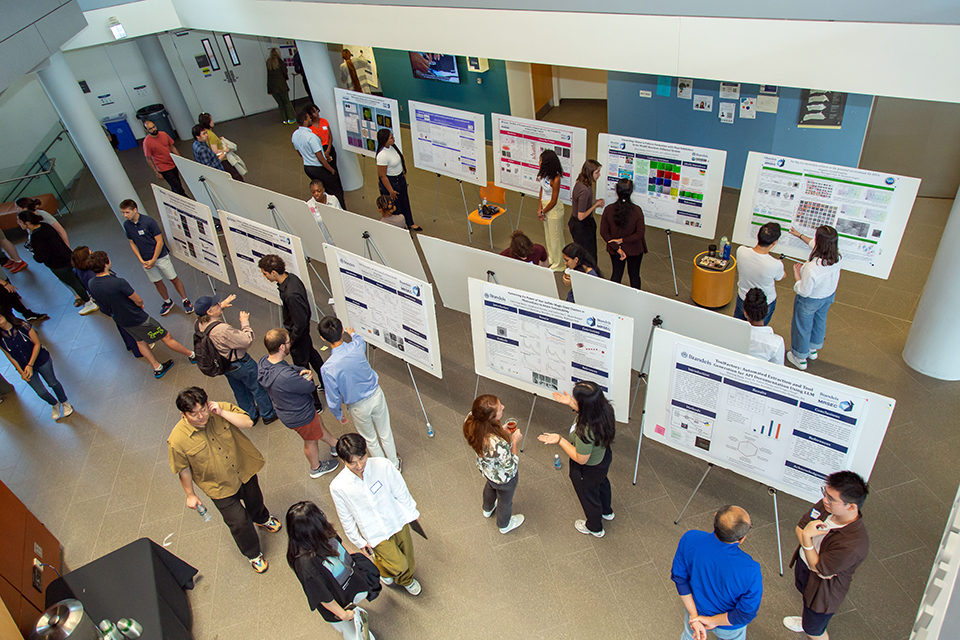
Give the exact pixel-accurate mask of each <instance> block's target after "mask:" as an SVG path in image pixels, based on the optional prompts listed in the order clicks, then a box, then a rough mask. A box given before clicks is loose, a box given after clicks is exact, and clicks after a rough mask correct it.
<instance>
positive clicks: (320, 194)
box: [307, 180, 343, 223]
mask: <svg viewBox="0 0 960 640" xmlns="http://www.w3.org/2000/svg"><path fill="white" fill-rule="evenodd" d="M318 204H325V205H327V206H328V207H333V208H334V209H340V210H341V211H342V210H343V207H342V206H341V205H340V201H339V200H337V198H336V196H334V195H331V194H329V193H327V189H326V187H324V186H323V180H311V181H310V199H309V200H307V206H308V207H310V212H311V213H312V214H313V217H314V218H316V219H317V223H320V222H323V217H322V216H321V215H320V210H319V209H318V208H317V205H318Z"/></svg>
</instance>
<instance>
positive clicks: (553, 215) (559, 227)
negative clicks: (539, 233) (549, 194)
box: [543, 200, 566, 271]
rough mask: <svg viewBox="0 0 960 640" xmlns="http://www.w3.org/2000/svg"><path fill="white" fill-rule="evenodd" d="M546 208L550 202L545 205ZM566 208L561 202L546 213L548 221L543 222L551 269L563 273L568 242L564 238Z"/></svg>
mask: <svg viewBox="0 0 960 640" xmlns="http://www.w3.org/2000/svg"><path fill="white" fill-rule="evenodd" d="M543 204H544V206H546V205H547V204H549V201H547V202H544V203H543ZM563 215H564V207H563V203H561V202H560V201H559V200H558V201H557V204H556V206H554V207H553V209H550V211H547V213H546V218H547V219H546V220H544V222H543V231H544V234H545V235H546V244H547V260H548V261H549V262H550V268H551V269H552V270H554V271H563V270H564V269H565V268H566V267H565V266H564V264H563V247H564V246H566V241H565V240H564V238H563V227H564V226H565V222H564V220H563Z"/></svg>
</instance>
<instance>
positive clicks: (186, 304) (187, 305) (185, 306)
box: [183, 298, 193, 313]
mask: <svg viewBox="0 0 960 640" xmlns="http://www.w3.org/2000/svg"><path fill="white" fill-rule="evenodd" d="M183 310H184V311H186V312H187V313H193V305H192V304H190V301H189V300H188V299H187V298H184V299H183Z"/></svg>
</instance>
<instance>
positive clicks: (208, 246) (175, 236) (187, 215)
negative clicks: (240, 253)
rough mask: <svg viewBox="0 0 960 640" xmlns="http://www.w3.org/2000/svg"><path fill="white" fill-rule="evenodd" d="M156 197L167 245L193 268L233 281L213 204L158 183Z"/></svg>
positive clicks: (227, 281)
mask: <svg viewBox="0 0 960 640" xmlns="http://www.w3.org/2000/svg"><path fill="white" fill-rule="evenodd" d="M153 197H154V198H155V199H156V201H157V209H158V210H159V211H160V221H161V222H162V223H163V230H164V231H165V232H166V234H167V239H166V240H167V246H168V247H169V248H170V251H171V252H173V255H174V256H176V257H177V258H178V259H179V260H183V261H184V262H186V263H187V264H189V265H190V266H191V267H193V268H195V269H199V270H200V271H202V272H203V273H206V274H207V275H209V276H212V277H214V278H216V279H217V280H220V281H221V282H225V283H227V284H230V276H229V275H228V274H227V265H226V264H224V262H223V253H222V252H221V250H220V238H219V237H218V236H217V229H216V227H215V226H214V225H213V216H212V215H211V214H210V207H208V206H207V205H205V204H201V203H199V202H197V201H195V200H191V199H190V198H184V197H183V196H181V195H179V194H176V193H174V192H172V191H168V190H166V189H164V188H163V187H158V186H157V185H153ZM142 215H145V214H142Z"/></svg>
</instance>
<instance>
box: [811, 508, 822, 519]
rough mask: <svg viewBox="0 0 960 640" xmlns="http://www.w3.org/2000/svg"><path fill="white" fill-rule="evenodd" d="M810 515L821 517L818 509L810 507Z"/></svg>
mask: <svg viewBox="0 0 960 640" xmlns="http://www.w3.org/2000/svg"><path fill="white" fill-rule="evenodd" d="M810 517H811V518H814V519H816V518H819V517H820V512H819V511H817V510H816V509H810Z"/></svg>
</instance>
